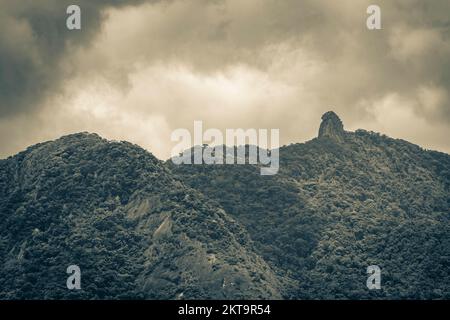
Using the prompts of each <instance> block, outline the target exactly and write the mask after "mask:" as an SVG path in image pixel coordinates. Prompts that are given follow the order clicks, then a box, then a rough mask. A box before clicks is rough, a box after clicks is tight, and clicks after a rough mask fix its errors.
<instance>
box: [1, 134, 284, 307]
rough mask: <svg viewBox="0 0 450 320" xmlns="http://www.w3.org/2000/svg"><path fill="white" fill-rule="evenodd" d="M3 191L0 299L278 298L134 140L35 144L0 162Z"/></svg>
mask: <svg viewBox="0 0 450 320" xmlns="http://www.w3.org/2000/svg"><path fill="white" fill-rule="evenodd" d="M0 192H1V193H0V298H1V299H18V298H25V299H37V298H39V299H43V298H56V299H61V298H64V299H66V298H77V299H78V298H83V299H87V298H89V299H92V298H97V299H104V298H115V299H117V298H149V299H177V298H187V299H189V298H191V299H192V298H197V299H199V298H209V299H211V298H219V299H221V298H231V299H240V298H280V297H281V296H282V294H281V292H280V290H281V289H282V288H283V287H285V285H284V284H283V285H282V284H280V282H279V279H278V278H277V276H275V274H274V273H273V271H272V270H271V269H270V268H269V267H268V265H267V264H266V263H265V262H264V261H263V259H261V258H260V257H259V256H258V255H256V254H255V253H254V251H253V245H252V243H251V240H250V239H249V236H248V234H247V232H246V231H245V229H243V228H242V227H241V226H240V225H239V224H238V223H237V222H236V221H235V220H234V219H232V218H230V217H229V216H228V215H227V214H226V213H225V212H224V211H223V210H222V209H221V208H220V207H218V206H215V205H213V204H212V203H211V202H210V201H209V200H208V199H205V197H204V196H202V195H201V194H200V193H199V192H197V191H194V190H192V189H190V188H187V187H185V186H184V185H183V184H182V183H180V182H179V181H177V180H175V179H173V178H172V176H171V173H170V172H169V171H168V169H167V168H165V166H164V165H163V163H162V162H161V161H159V160H158V159H156V158H155V157H153V156H152V155H151V154H150V153H148V152H147V151H144V150H143V149H141V148H139V147H137V146H134V145H132V144H130V143H126V142H110V141H107V140H104V139H101V138H100V137H99V136H97V135H95V134H84V133H82V134H75V135H70V136H65V137H63V138H61V139H58V140H56V141H51V142H46V143H42V144H38V145H35V146H33V147H30V148H28V149H27V150H26V151H24V152H21V153H19V154H18V155H16V156H14V157H10V158H8V159H6V160H1V161H0ZM69 265H78V266H79V267H80V268H81V286H82V288H81V290H73V291H71V290H68V289H67V287H66V279H67V277H68V276H69V275H68V274H66V268H67V267H68V266H69Z"/></svg>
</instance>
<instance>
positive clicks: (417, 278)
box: [167, 112, 450, 299]
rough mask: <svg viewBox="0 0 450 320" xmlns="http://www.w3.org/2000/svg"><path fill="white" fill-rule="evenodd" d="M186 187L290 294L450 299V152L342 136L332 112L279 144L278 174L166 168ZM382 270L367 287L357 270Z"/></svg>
mask: <svg viewBox="0 0 450 320" xmlns="http://www.w3.org/2000/svg"><path fill="white" fill-rule="evenodd" d="M167 164H168V166H169V167H171V170H172V171H173V172H174V173H175V174H176V175H177V176H178V177H180V179H181V180H182V181H183V182H184V183H186V184H187V185H189V186H191V187H193V188H195V189H197V190H199V191H201V192H202V193H203V194H205V195H206V196H207V197H209V198H210V199H214V200H215V201H217V203H219V204H220V205H221V206H222V207H223V208H224V209H225V211H226V212H227V213H229V214H230V215H232V216H234V217H235V219H236V220H238V221H239V222H240V223H242V224H243V225H244V226H245V228H246V229H247V230H248V232H249V234H250V235H251V238H252V239H253V240H254V241H255V243H256V245H257V247H258V252H259V253H260V254H261V256H262V257H263V258H264V259H265V260H266V261H267V262H268V263H269V264H270V265H271V266H273V268H276V269H282V270H284V275H285V277H287V278H290V279H294V280H296V281H298V283H299V284H298V286H296V288H295V289H294V290H292V291H291V292H290V293H289V294H288V296H289V297H291V298H313V299H316V298H354V299H359V298H447V299H448V298H450V227H449V213H450V191H449V186H450V156H449V155H447V154H443V153H439V152H433V151H426V150H423V149H422V148H420V147H418V146H416V145H413V144H411V143H408V142H406V141H402V140H395V139H391V138H389V137H386V136H383V135H380V134H378V133H373V132H367V131H364V130H358V131H356V132H346V131H344V129H343V125H342V122H341V121H340V119H339V118H338V117H337V115H336V114H334V113H333V112H328V113H326V114H325V115H324V116H323V117H322V124H321V127H320V129H319V136H318V138H316V139H313V140H311V141H309V142H306V143H302V144H292V145H289V146H284V147H282V148H281V149H280V170H279V173H278V174H276V175H273V176H261V175H260V172H259V168H257V167H256V166H253V165H174V164H172V163H171V161H168V162H167ZM369 265H378V266H379V267H380V268H381V270H382V288H381V290H372V291H370V290H368V289H367V287H366V279H367V277H368V275H367V274H366V268H367V267H368V266H369Z"/></svg>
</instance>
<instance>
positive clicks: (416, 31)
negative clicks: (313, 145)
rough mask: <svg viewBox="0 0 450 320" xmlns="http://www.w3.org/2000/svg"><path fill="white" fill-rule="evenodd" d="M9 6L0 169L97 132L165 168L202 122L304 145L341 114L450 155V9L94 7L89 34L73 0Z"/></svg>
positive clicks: (305, 3) (1, 23) (3, 15)
mask: <svg viewBox="0 0 450 320" xmlns="http://www.w3.org/2000/svg"><path fill="white" fill-rule="evenodd" d="M139 2H143V3H139ZM0 3H1V4H2V10H0V30H1V32H0V42H1V45H0V157H1V156H5V155H8V154H12V153H14V152H17V151H19V150H20V149H22V148H24V147H26V146H27V145H30V144H32V143H36V142H39V141H42V140H45V139H50V138H56V137H58V136H60V135H62V134H65V133H68V132H74V131H95V132H98V133H100V134H101V135H103V136H105V137H107V138H113V139H124V140H129V141H132V142H135V143H137V144H140V145H141V146H143V147H146V148H147V149H149V150H151V151H152V152H154V153H155V154H156V155H157V156H159V157H163V158H164V157H167V156H168V151H169V150H170V148H171V143H170V141H169V137H170V132H171V131H172V130H174V129H176V128H179V127H185V128H189V127H190V126H191V125H192V122H193V120H198V119H201V120H204V121H205V122H206V123H207V125H208V126H210V127H215V128H219V129H224V128H236V127H244V128H280V132H281V143H291V142H298V141H304V140H307V139H310V138H312V137H314V136H315V135H316V134H317V129H318V126H319V121H320V116H321V114H322V113H323V112H325V111H328V110H329V109H330V108H333V110H334V111H336V112H337V113H338V114H339V115H340V116H341V117H342V119H343V120H344V125H345V127H346V129H349V130H354V129H357V128H365V129H368V130H374V131H378V132H382V133H385V134H388V135H390V136H392V137H396V138H403V139H406V140H409V141H412V142H414V143H417V144H420V145H422V146H424V147H428V148H432V149H438V150H444V151H447V152H448V151H450V141H449V140H448V136H449V135H450V16H449V14H448V12H450V2H449V1H448V0H434V1H422V0H378V1H376V2H373V1H372V0H359V1H355V0H339V1H335V0H283V1H278V0H173V1H157V3H153V1H106V0H105V1H88V0H83V1H78V2H74V3H76V4H79V5H80V6H81V8H82V30H81V31H68V30H67V29H66V26H65V19H66V17H67V15H66V14H65V10H66V7H67V5H68V4H72V1H58V0H54V1H50V0H40V1H12V0H7V1H5V0H0ZM374 3H375V4H377V5H379V6H380V7H381V15H382V30H374V31H370V30H368V29H367V28H366V18H367V16H368V15H367V13H366V9H367V7H368V6H369V5H370V4H374ZM126 5H130V6H126ZM23 111H28V112H23ZM30 111H32V112H30ZM6 116H8V117H7V118H6ZM7 135H8V136H7ZM10 137H12V138H10Z"/></svg>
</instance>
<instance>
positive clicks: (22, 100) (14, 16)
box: [0, 0, 142, 117]
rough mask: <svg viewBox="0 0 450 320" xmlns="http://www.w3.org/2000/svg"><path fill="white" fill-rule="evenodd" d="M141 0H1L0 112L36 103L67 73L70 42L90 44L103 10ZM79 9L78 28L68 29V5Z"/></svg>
mask: <svg viewBox="0 0 450 320" xmlns="http://www.w3.org/2000/svg"><path fill="white" fill-rule="evenodd" d="M139 2H142V1H140V0H127V1H122V0H96V1H92V0H78V1H73V0H39V1H36V0H20V1H17V0H0V30H1V31H0V117H4V116H7V115H11V114H16V113H20V112H22V111H26V110H30V109H32V108H36V107H37V106H38V105H39V102H40V99H41V98H42V97H43V96H44V95H45V94H46V93H48V92H49V90H54V89H55V87H58V83H59V82H60V81H61V80H62V78H63V77H64V76H66V75H64V74H62V73H61V70H60V64H61V61H62V60H64V58H65V57H67V56H68V55H70V52H69V51H68V47H69V46H70V47H71V48H76V47H78V46H84V45H88V44H89V41H90V40H91V39H92V37H93V35H95V34H96V33H97V32H98V31H99V28H100V26H101V23H102V19H103V15H102V12H103V10H104V9H106V8H109V7H122V6H126V5H133V4H136V3H139ZM71 4H77V5H79V6H80V7H81V9H82V30H81V31H79V30H75V31H70V30H68V29H67V28H66V19H67V17H68V15H67V14H66V8H67V7H68V6H69V5H71Z"/></svg>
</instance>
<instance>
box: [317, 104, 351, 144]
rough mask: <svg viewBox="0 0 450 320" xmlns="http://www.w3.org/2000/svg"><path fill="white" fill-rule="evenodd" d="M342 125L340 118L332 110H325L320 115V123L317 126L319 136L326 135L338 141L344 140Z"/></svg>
mask: <svg viewBox="0 0 450 320" xmlns="http://www.w3.org/2000/svg"><path fill="white" fill-rule="evenodd" d="M344 135H345V131H344V125H343V124H342V121H341V119H339V117H338V115H337V114H336V113H334V112H333V111H328V112H325V113H324V114H323V115H322V123H321V124H320V128H319V138H322V137H328V138H331V139H333V140H335V141H338V142H343V141H344Z"/></svg>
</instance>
